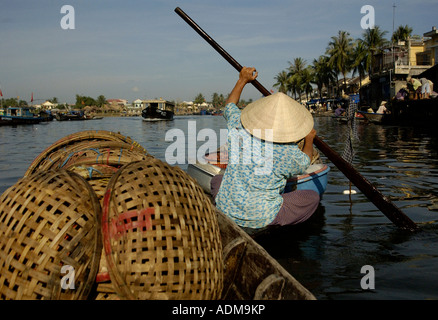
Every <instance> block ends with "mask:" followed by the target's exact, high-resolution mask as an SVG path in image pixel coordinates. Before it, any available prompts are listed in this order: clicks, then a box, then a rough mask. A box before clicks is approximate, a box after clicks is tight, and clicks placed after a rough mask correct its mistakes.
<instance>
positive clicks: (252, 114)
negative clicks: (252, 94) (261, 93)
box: [240, 92, 313, 143]
mask: <svg viewBox="0 0 438 320" xmlns="http://www.w3.org/2000/svg"><path fill="white" fill-rule="evenodd" d="M240 121H241V122H242V125H243V127H244V128H245V129H246V130H247V131H248V132H249V133H251V134H252V135H253V136H255V137H257V138H259V139H262V140H266V141H272V142H278V143H287V142H295V141H298V140H300V139H302V138H304V137H305V136H307V134H308V133H309V132H310V131H311V130H312V128H313V117H312V114H311V113H310V112H309V110H307V109H306V107H304V106H303V105H302V104H300V103H298V102H297V101H295V100H294V99H292V98H291V97H289V96H288V95H286V94H284V93H281V92H278V93H275V94H272V95H269V96H267V97H264V98H261V99H259V100H257V101H255V102H253V103H250V104H249V105H248V106H247V107H246V108H245V109H243V111H242V114H241V117H240ZM257 129H258V130H257ZM266 129H273V135H272V138H271V137H270V133H269V132H266Z"/></svg>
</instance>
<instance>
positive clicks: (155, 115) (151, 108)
mask: <svg viewBox="0 0 438 320" xmlns="http://www.w3.org/2000/svg"><path fill="white" fill-rule="evenodd" d="M144 103H145V105H146V108H145V109H143V110H142V112H141V116H142V117H143V121H162V120H173V115H174V113H175V104H174V103H173V102H170V101H167V100H163V99H159V100H146V101H144Z"/></svg>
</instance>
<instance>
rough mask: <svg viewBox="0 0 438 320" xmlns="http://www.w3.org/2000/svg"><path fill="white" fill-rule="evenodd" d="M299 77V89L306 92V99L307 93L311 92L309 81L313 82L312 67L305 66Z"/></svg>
mask: <svg viewBox="0 0 438 320" xmlns="http://www.w3.org/2000/svg"><path fill="white" fill-rule="evenodd" d="M301 79H302V87H301V89H302V91H304V92H305V93H306V100H309V94H311V93H312V91H313V87H312V85H311V83H313V79H314V73H313V69H312V68H311V67H310V66H307V67H306V68H305V69H304V70H303V72H302V75H301Z"/></svg>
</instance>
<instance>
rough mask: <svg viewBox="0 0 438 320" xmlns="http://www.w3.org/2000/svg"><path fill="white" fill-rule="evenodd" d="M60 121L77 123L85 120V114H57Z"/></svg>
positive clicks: (72, 112)
mask: <svg viewBox="0 0 438 320" xmlns="http://www.w3.org/2000/svg"><path fill="white" fill-rule="evenodd" d="M55 118H56V120H58V121H69V120H71V121H75V120H85V119H86V117H85V114H84V112H82V111H75V110H72V111H69V112H57V113H56V115H55Z"/></svg>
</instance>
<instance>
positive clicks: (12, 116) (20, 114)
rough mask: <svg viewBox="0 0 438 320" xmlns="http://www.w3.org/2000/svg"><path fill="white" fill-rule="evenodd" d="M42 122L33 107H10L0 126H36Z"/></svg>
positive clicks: (2, 117)
mask: <svg viewBox="0 0 438 320" xmlns="http://www.w3.org/2000/svg"><path fill="white" fill-rule="evenodd" d="M42 120H43V118H42V117H40V116H39V115H37V114H35V113H34V108H33V107H9V108H7V110H6V114H3V115H2V116H1V121H0V125H18V124H36V123H40V122H41V121H42Z"/></svg>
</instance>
